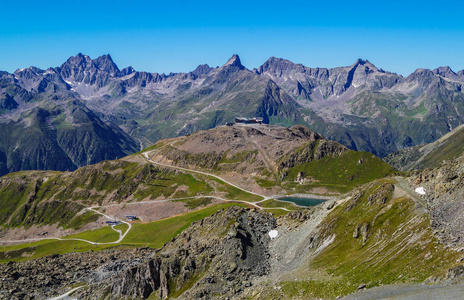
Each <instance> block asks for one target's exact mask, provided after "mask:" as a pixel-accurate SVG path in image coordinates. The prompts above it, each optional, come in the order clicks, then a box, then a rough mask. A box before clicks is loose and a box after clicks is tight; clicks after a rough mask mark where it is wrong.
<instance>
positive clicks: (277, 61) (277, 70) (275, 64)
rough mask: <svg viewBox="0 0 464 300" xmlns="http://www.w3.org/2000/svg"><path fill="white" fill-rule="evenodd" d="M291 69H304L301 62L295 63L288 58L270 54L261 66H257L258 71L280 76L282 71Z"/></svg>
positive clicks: (300, 70) (301, 70) (299, 70)
mask: <svg viewBox="0 0 464 300" xmlns="http://www.w3.org/2000/svg"><path fill="white" fill-rule="evenodd" d="M293 69H298V70H296V71H297V72H303V71H304V70H303V69H304V67H303V65H301V64H295V63H293V62H291V61H289V60H286V59H283V58H277V57H274V56H272V57H270V58H269V59H268V60H267V61H266V62H265V63H264V64H263V65H262V66H260V67H259V69H258V72H259V73H264V72H270V73H274V74H275V75H279V76H280V75H282V73H283V71H286V70H293Z"/></svg>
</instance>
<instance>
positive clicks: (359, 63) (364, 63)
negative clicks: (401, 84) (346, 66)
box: [351, 58, 379, 71]
mask: <svg viewBox="0 0 464 300" xmlns="http://www.w3.org/2000/svg"><path fill="white" fill-rule="evenodd" d="M351 66H352V67H353V68H355V67H357V66H363V67H367V68H369V69H372V70H377V71H379V69H378V68H377V67H376V66H375V65H374V64H372V63H371V62H370V61H368V60H367V59H366V60H364V59H361V58H358V60H356V62H355V63H354V64H353V65H351Z"/></svg>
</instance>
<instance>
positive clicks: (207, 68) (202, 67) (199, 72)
mask: <svg viewBox="0 0 464 300" xmlns="http://www.w3.org/2000/svg"><path fill="white" fill-rule="evenodd" d="M239 62H240V59H239ZM211 69H212V68H211V67H210V66H209V65H207V64H203V65H199V66H198V67H197V68H196V69H195V70H193V71H192V74H194V75H196V76H200V75H203V74H208V73H209V72H210V71H211Z"/></svg>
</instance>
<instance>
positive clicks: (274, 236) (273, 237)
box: [269, 229, 279, 240]
mask: <svg viewBox="0 0 464 300" xmlns="http://www.w3.org/2000/svg"><path fill="white" fill-rule="evenodd" d="M277 235H279V232H277V230H275V229H272V230H271V231H269V237H270V238H271V240H273V239H275V238H276V237H277Z"/></svg>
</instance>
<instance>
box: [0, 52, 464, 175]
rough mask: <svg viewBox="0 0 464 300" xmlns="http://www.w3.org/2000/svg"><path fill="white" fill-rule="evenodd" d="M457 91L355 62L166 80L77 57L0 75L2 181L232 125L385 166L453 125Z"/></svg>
mask: <svg viewBox="0 0 464 300" xmlns="http://www.w3.org/2000/svg"><path fill="white" fill-rule="evenodd" d="M463 85H464V70H462V71H459V72H457V73H455V72H453V71H452V70H451V69H450V68H449V67H440V68H437V69H434V70H427V69H417V70H416V71H415V72H414V73H412V74H410V75H409V76H407V77H402V76H401V75H398V74H395V73H390V72H387V71H384V70H382V69H379V68H377V67H376V66H374V65H373V64H372V63H370V62H369V61H367V60H361V59H359V60H357V61H356V62H355V63H354V64H352V65H351V66H347V67H338V68H332V69H326V68H309V67H305V66H303V65H301V64H295V63H292V62H290V61H288V60H285V59H280V58H275V57H271V58H270V59H268V60H267V61H266V62H265V63H264V64H263V65H262V66H260V67H259V68H257V69H253V70H249V69H247V68H246V67H244V66H243V65H242V63H241V61H240V58H239V57H238V56H237V55H233V56H232V57H231V58H230V59H229V60H228V61H227V62H226V63H225V64H224V65H223V66H221V67H214V68H213V67H210V66H208V65H200V66H198V67H197V68H196V69H195V70H194V71H192V72H189V73H170V74H167V75H166V74H158V73H149V72H140V71H136V70H134V68H132V67H127V68H124V69H119V67H118V66H117V65H116V64H115V63H114V61H113V60H112V58H111V56H110V55H103V56H100V57H98V58H97V59H91V58H90V57H89V56H87V55H83V54H78V55H76V56H73V57H70V58H69V59H68V60H67V61H66V62H65V63H64V64H62V65H61V66H60V67H56V68H49V69H47V70H41V69H38V68H35V67H30V68H26V69H19V70H17V71H15V72H14V73H13V74H10V73H8V72H0V175H3V174H6V173H9V172H14V171H18V170H30V169H39V170H45V169H52V170H61V171H66V170H74V169H76V168H78V167H81V166H84V165H87V164H92V163H96V162H98V161H101V160H105V159H114V158H119V157H122V156H125V155H127V154H130V153H134V152H136V151H137V150H139V149H143V148H144V147H147V146H149V145H151V144H153V143H154V142H156V141H157V140H159V139H162V138H169V137H175V136H181V135H185V134H191V133H193V132H195V131H198V130H201V129H209V128H213V127H215V126H217V125H218V124H223V123H225V122H231V121H233V120H234V118H235V117H237V116H243V117H262V118H263V119H264V122H265V123H270V124H275V125H283V126H290V125H295V124H303V125H306V126H308V127H309V128H310V129H312V130H314V131H316V132H319V133H321V134H322V135H324V136H325V137H326V138H328V139H330V140H335V141H338V142H340V143H342V144H344V145H345V146H347V147H348V148H350V149H353V150H363V151H368V152H371V153H373V154H375V155H377V156H380V157H383V156H386V155H388V154H389V153H392V152H395V151H397V150H401V149H403V148H406V147H410V146H415V145H421V144H424V143H429V142H433V141H435V140H437V139H438V138H440V137H441V136H442V135H444V134H445V133H447V132H449V131H451V130H452V129H454V128H456V127H457V126H459V125H461V124H463V123H464V114H463V112H464V93H463V91H462V89H463Z"/></svg>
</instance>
